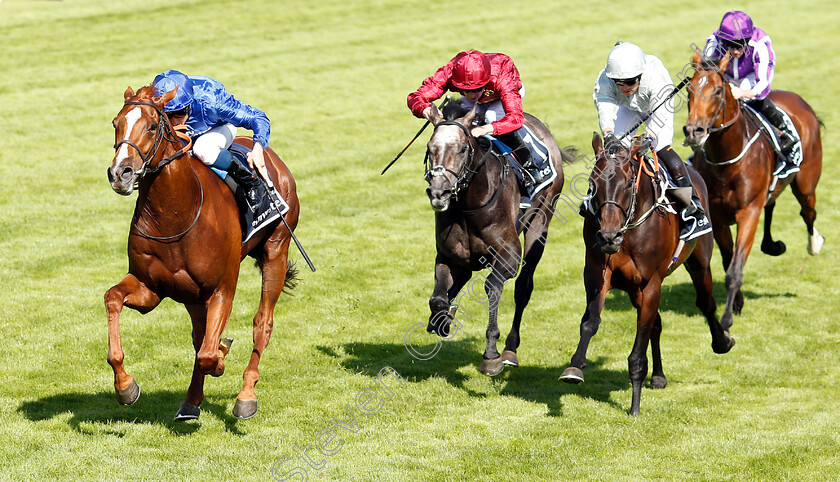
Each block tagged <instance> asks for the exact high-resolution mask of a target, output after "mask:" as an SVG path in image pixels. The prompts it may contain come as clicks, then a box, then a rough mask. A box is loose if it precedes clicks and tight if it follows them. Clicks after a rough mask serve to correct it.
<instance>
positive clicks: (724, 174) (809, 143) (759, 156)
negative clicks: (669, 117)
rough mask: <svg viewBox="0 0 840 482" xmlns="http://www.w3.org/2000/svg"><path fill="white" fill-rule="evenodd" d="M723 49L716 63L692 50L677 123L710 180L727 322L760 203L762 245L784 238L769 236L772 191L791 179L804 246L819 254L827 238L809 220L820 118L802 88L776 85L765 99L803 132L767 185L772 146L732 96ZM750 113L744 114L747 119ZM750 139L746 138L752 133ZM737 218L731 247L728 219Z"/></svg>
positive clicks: (778, 245)
mask: <svg viewBox="0 0 840 482" xmlns="http://www.w3.org/2000/svg"><path fill="white" fill-rule="evenodd" d="M729 61H730V58H729V56H725V57H724V58H723V59H722V60H721V61H720V62H719V63H718V64H717V65H716V64H714V63H713V62H710V61H703V60H701V58H700V56H699V55H698V54H695V55H694V66H695V68H696V69H697V70H696V72H695V73H694V76H693V77H692V79H691V83H690V84H689V89H688V90H689V94H688V108H689V114H688V119H687V120H686V124H685V127H684V129H683V131H684V133H685V137H686V144H689V145H691V146H693V147H695V149H696V150H695V153H696V155H695V156H694V161H693V163H694V167H695V168H696V169H697V171H698V172H700V175H701V176H703V179H704V180H705V181H706V184H707V185H708V188H709V208H710V213H709V214H710V215H711V221H712V227H713V229H714V236H715V240H716V241H717V244H718V247H719V248H720V253H721V257H722V258H723V267H724V269H725V270H726V307H725V309H724V312H723V316H721V324H722V325H723V327H724V328H725V329H729V327H730V326H731V325H732V322H733V319H732V314H733V313H735V314H738V313H740V312H741V308H742V307H743V305H744V297H743V295H742V294H741V283H742V281H743V275H744V265H745V264H746V262H747V257H748V256H749V254H750V249H751V248H752V244H753V239H754V238H755V232H756V229H757V227H758V218H759V216H760V215H761V208H762V207H763V208H764V240H763V241H762V243H761V250H762V251H763V252H764V253H766V254H770V255H772V256H778V255H780V254H782V253H784V252H785V244H784V243H783V242H782V241H773V237H772V236H771V234H770V225H771V223H772V220H773V208H774V207H775V206H776V198H778V196H779V194H781V193H782V191H783V190H784V188H785V186H787V185H788V184H790V187H791V189H792V190H793V195H794V196H795V197H796V199H797V201H799V205H800V206H801V208H802V209H801V211H800V215H801V216H802V219H803V220H804V221H805V226H806V227H807V228H808V252H809V253H810V254H812V255H815V254H818V253H819V251H820V248H821V247H822V245H823V243H824V242H825V238H824V237H823V236H822V235H821V234H820V233H819V231H817V229H816V228H815V227H814V219H816V217H817V212H816V210H815V209H814V207H815V205H816V202H817V197H816V193H815V191H816V187H817V182H818V181H819V179H820V172H821V171H822V141H821V139H820V125H821V122H820V120H819V119H818V118H817V116H816V114H814V111H813V110H812V109H811V106H809V105H808V104H807V103H806V102H805V101H804V100H803V99H802V98H801V97H800V96H798V95H796V94H794V93H792V92H785V91H780V90H774V91H772V92H771V93H770V99H771V100H772V101H773V103H774V104H776V105H777V106H778V107H780V108H782V109H783V110H784V111H785V112H787V114H788V115H789V116H790V118H791V120H792V121H793V123H794V124H795V125H796V129H797V131H799V135H800V136H801V139H802V163H801V164H800V169H801V170H800V171H799V172H797V173H796V174H794V175H792V176H789V177H787V178H786V179H782V180H780V181H779V182H778V183H777V184H776V185H775V186H774V187H773V188H772V191H771V182H772V180H773V174H772V172H773V168H774V165H775V153H774V151H773V145H772V144H771V141H770V140H769V138H768V137H767V136H766V135H759V133H758V126H759V125H760V124H759V123H758V122H757V120H756V119H755V118H754V117H753V116H752V114H749V113H748V112H747V110H746V109H743V108H742V107H741V104H740V102H738V101H737V100H735V97H733V96H732V91H731V89H730V87H729V83H728V82H727V81H726V80H725V79H724V76H723V72H725V71H726V67H727V65H728V64H729ZM748 117H749V118H750V120H748ZM751 139H752V141H751ZM732 224H736V225H737V226H738V229H737V232H738V233H737V237H736V240H735V244H734V249H733V240H732V232H731V231H730V226H731V225H732Z"/></svg>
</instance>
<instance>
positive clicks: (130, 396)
mask: <svg viewBox="0 0 840 482" xmlns="http://www.w3.org/2000/svg"><path fill="white" fill-rule="evenodd" d="M158 303H160V297H159V296H158V295H157V294H155V293H153V292H152V291H151V290H149V289H148V288H146V286H145V285H144V284H143V283H141V282H140V280H138V279H137V278H136V277H135V276H134V275H133V274H128V275H126V276H125V278H123V279H122V281H120V282H119V283H118V284H116V285H115V286H113V287H111V289H109V290H108V291H106V292H105V309H106V310H107V312H108V364H109V365H111V368H113V370H114V389H115V390H116V392H117V400H118V401H119V402H120V403H121V404H123V405H131V404H132V403H134V402H136V401H137V399H138V398H139V397H140V387H139V386H138V385H137V382H136V381H134V377H133V376H131V375H129V374H128V373H126V371H125V368H124V367H123V359H124V358H125V353H124V352H123V349H122V342H121V341H120V313H121V312H122V309H123V306H128V307H129V308H133V309H135V310H137V311H139V312H141V313H148V312H149V311H151V310H152V309H154V307H155V306H157V305H158Z"/></svg>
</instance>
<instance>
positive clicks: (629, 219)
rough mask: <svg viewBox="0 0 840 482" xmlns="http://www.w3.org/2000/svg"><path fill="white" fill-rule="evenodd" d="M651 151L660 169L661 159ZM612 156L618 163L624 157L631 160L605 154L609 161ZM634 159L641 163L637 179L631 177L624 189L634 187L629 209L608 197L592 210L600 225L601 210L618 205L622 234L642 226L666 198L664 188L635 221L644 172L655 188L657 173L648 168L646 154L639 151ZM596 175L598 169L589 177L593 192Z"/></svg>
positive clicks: (620, 231)
mask: <svg viewBox="0 0 840 482" xmlns="http://www.w3.org/2000/svg"><path fill="white" fill-rule="evenodd" d="M651 152H653V156H654V160H655V162H656V164H657V167H656V169H658V163H659V161H658V159H656V153H655V151H651ZM610 158H612V161H615V162H616V163H620V162H621V161H622V159H627V162H630V158H629V157H627V158H625V157H621V158H619V157H618V156H615V155H613V154H605V159H607V161H608V162H610ZM633 159H634V160H636V161H637V162H638V163H639V172H638V174H637V176H636V179H635V181H634V180H633V179H632V178H630V179H629V180H628V182H627V187H625V188H624V191H627V190H628V189H630V188H631V187H632V188H633V191H632V192H631V195H630V207H629V209H625V207H624V206H622V205H621V203H620V202H618V201H617V200H615V199H607V200H605V201H603V202H601V204H599V205H598V207H597V208H595V210H594V211H593V212H592V214H594V215H595V220H596V221H597V222H598V226H600V225H601V211H602V210H603V209H604V206H607V205H613V206H615V207H617V208H618V209H620V210H621V214H622V215H623V216H624V225H623V226H622V227H621V228H620V229H619V230H618V232H619V233H620V234H624V233H626V232H627V231H630V230H631V229H634V228H637V227H639V226H641V225H642V223H644V222H645V221H646V220H647V219H648V218H649V217H650V216H651V214H653V212H654V211H655V210H656V209H657V208H658V207H660V206H661V205H662V201H663V200H664V190H663V192H662V196H658V198H657V199H655V200H654V202H653V205H652V206H651V208H650V209H648V210H647V211H646V212H645V213H644V214H642V215H641V216H639V218H638V219H637V220H636V221H633V219H634V218H635V216H636V206H637V205H638V197H639V186H640V184H641V178H642V173H643V172H644V173H645V174H647V176H648V177H649V178H650V179H651V183H653V185H654V189H655V186H656V183H655V182H654V176H655V173H654V172H652V171H651V170H649V169H648V167H647V165H646V163H645V159H644V156H642V155H640V154H638V153H637V154H636V155H635V157H634V158H633ZM596 175H597V174H596V171H595V170H593V171H592V175H591V177H590V178H589V182H590V183H591V184H592V187H593V189H592V191H593V192H594V191H595V189H594V187H595V183H594V181H593V180H592V178H593V177H595V176H596ZM624 191H622V192H624Z"/></svg>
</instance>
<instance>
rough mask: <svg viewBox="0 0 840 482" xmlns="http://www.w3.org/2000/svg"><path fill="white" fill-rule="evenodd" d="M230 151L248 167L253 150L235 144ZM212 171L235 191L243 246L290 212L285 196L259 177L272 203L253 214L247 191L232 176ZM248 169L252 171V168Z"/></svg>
mask: <svg viewBox="0 0 840 482" xmlns="http://www.w3.org/2000/svg"><path fill="white" fill-rule="evenodd" d="M229 150H230V152H231V154H233V155H234V156H235V157H236V158H237V159H239V160H240V161H241V162H242V164H243V165H244V166H248V160H247V159H248V153H249V152H251V149H249V148H247V147H245V146H243V145H241V144H236V143H233V144H231V146H230V148H229ZM210 169H213V170H214V171H215V172H216V173H218V174H219V175H220V176H222V178H223V179H224V180H225V184H227V186H228V187H229V188H230V189H231V191H233V197H234V198H236V205H237V206H238V207H239V219H240V224H241V226H242V244H245V243H246V242H248V241H249V240H250V239H251V238H252V237H253V236H254V235H255V234H257V233H258V232H259V231H260V230H261V229H263V228H265V227H267V226H268V225H269V224H271V223H273V222H274V221H276V220H278V219H280V216H282V215H284V214H286V212H288V211H289V208H290V206H289V203H287V202H286V201H285V200H284V199H283V196H281V195H280V193H279V192H277V190H276V189H269V187H268V186H267V185H266V184H265V181H264V180H263V179H262V178H261V177H260V176H257V179H259V180H260V182H262V183H263V186H264V187H265V190H266V193H267V194H268V196H269V199H270V201H271V202H269V203H263V204H262V206H261V210H260V211H258V212H252V211H251V209H250V208H248V202H247V201H246V200H245V191H244V190H243V189H242V188H241V187H240V186H239V185H238V184H236V182H235V181H234V180H233V179H232V178H231V176H228V175H227V173H226V172H225V171H222V170H219V169H216V168H214V167H211V168H210ZM248 169H251V168H250V166H249V167H248Z"/></svg>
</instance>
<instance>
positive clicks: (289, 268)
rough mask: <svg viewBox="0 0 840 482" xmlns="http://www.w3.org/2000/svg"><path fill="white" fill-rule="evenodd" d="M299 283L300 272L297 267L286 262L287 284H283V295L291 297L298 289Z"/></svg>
mask: <svg viewBox="0 0 840 482" xmlns="http://www.w3.org/2000/svg"><path fill="white" fill-rule="evenodd" d="M298 281H300V278H298V270H297V268H296V267H295V264H294V263H292V262H291V261H287V262H286V282H285V283H284V284H283V293H286V294H287V295H291V294H292V291H293V290H294V289H295V288H296V287H297V284H298Z"/></svg>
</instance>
